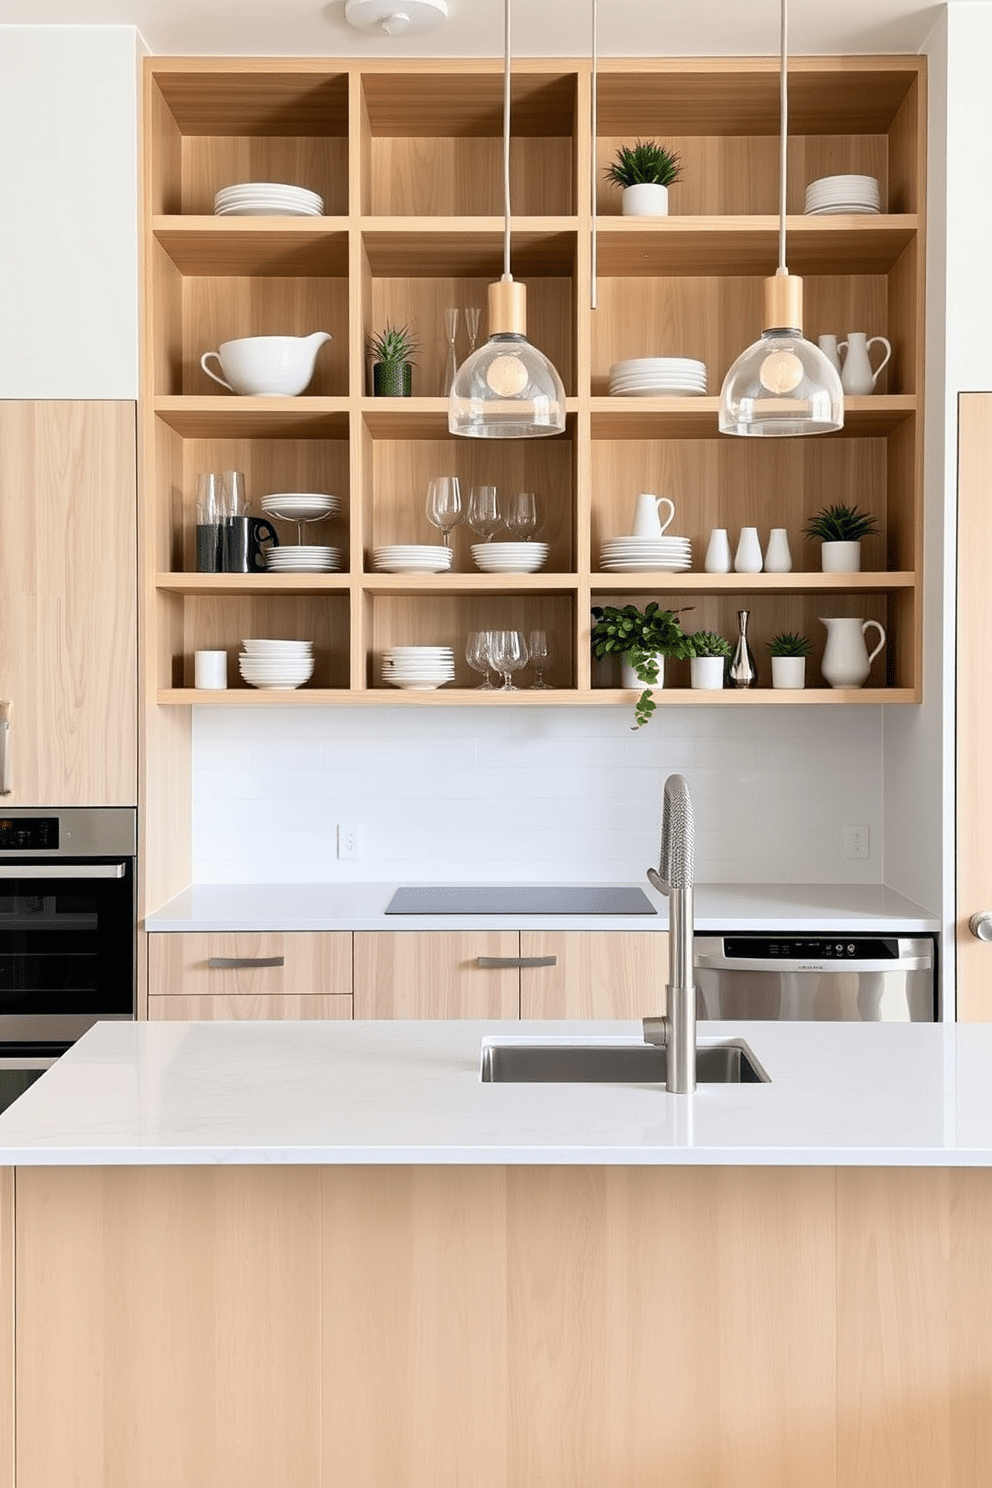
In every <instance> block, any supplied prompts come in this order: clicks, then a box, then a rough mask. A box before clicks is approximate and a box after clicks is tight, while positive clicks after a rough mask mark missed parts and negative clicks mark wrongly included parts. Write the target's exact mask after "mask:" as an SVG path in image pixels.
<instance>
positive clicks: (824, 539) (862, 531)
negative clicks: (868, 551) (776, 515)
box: [804, 502, 878, 573]
mask: <svg viewBox="0 0 992 1488" xmlns="http://www.w3.org/2000/svg"><path fill="white" fill-rule="evenodd" d="M804 532H805V536H806V538H807V540H808V541H810V542H812V541H814V540H815V539H817V538H819V539H820V541H821V543H822V544H823V546H822V548H821V549H820V564H821V567H822V569H823V572H824V573H858V572H859V571H860V569H861V539H862V538H863V537H868V536H869V535H871V534H873V533H877V532H878V523H877V521H876V520H875V518H874V517H873V516H872V514H871V512H866V511H862V510H861V508H860V507H858V506H847V505H846V504H845V503H844V502H838V503H837V504H836V505H834V506H824V507H821V509H820V510H819V511H818V512H817V514H816V516H815V517H810V519H809V521H808V522H807V523H806V527H805V529H804Z"/></svg>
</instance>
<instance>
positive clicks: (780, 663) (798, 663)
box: [772, 656, 806, 690]
mask: <svg viewBox="0 0 992 1488" xmlns="http://www.w3.org/2000/svg"><path fill="white" fill-rule="evenodd" d="M772 686H773V687H786V688H792V689H793V690H794V689H796V688H799V687H805V686H806V658H805V656H773V657H772Z"/></svg>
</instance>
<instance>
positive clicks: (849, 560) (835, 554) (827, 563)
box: [820, 541, 861, 573]
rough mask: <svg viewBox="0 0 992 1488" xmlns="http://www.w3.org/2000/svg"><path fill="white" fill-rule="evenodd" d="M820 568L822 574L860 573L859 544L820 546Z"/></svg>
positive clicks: (846, 543)
mask: <svg viewBox="0 0 992 1488" xmlns="http://www.w3.org/2000/svg"><path fill="white" fill-rule="evenodd" d="M820 567H821V568H822V570H823V572H824V573H860V572H861V543H860V542H857V541H856V542H825V543H821V544H820Z"/></svg>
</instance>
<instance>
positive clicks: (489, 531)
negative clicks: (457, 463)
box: [466, 486, 503, 542]
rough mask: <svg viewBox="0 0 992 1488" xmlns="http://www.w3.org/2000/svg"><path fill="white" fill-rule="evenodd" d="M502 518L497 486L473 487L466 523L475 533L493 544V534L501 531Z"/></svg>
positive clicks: (470, 493) (469, 498) (469, 497)
mask: <svg viewBox="0 0 992 1488" xmlns="http://www.w3.org/2000/svg"><path fill="white" fill-rule="evenodd" d="M502 520H503V519H502V517H501V516H500V514H499V500H498V498H497V494H496V487H495V486H473V487H472V489H471V491H470V492H469V496H468V516H467V517H466V521H467V522H468V525H469V526H470V527H471V529H472V531H473V532H477V533H478V534H479V536H480V537H481V538H482V539H483V540H484V541H485V542H492V538H493V533H494V532H497V531H498V530H499V526H500V523H501V522H502Z"/></svg>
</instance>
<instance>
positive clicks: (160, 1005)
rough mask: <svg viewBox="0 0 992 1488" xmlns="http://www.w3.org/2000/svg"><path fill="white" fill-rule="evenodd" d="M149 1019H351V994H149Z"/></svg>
mask: <svg viewBox="0 0 992 1488" xmlns="http://www.w3.org/2000/svg"><path fill="white" fill-rule="evenodd" d="M148 1017H149V1020H150V1021H151V1022H160V1023H165V1022H171V1023H184V1022H187V1021H190V1022H210V1021H214V1020H216V1021H222V1020H224V1019H229V1018H237V1019H240V1018H245V1019H252V1018H256V1019H262V1018H268V1019H273V1018H275V1019H286V1020H290V1019H305V1018H350V1017H351V995H350V994H348V995H337V996H330V997H299V996H294V995H290V996H288V997H279V996H273V997H266V996H264V995H262V996H257V997H251V996H248V997H239V996H238V994H237V993H230V994H229V995H227V996H218V997H149V999H148Z"/></svg>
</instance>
